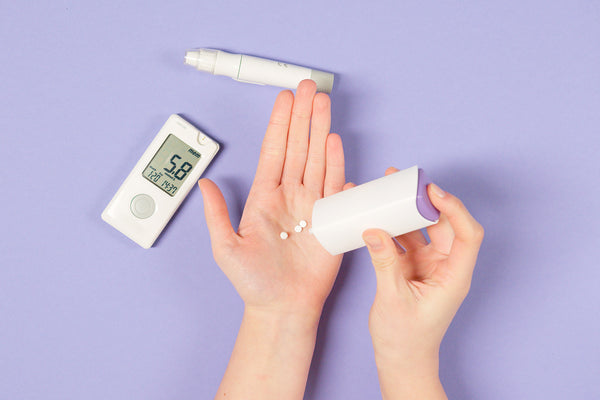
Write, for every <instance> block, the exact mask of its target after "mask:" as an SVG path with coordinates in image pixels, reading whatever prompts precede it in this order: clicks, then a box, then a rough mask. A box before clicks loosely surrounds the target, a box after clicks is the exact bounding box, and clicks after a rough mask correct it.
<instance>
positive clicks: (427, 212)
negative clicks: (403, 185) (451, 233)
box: [417, 168, 440, 221]
mask: <svg viewBox="0 0 600 400" xmlns="http://www.w3.org/2000/svg"><path fill="white" fill-rule="evenodd" d="M430 183H431V179H429V177H428V176H427V175H425V172H424V171H423V170H422V169H421V168H419V182H418V183H417V210H418V211H419V214H421V215H422V216H423V218H425V219H428V220H429V221H437V220H438V219H439V218H440V212H439V211H438V209H437V208H435V207H434V206H433V204H431V200H429V196H428V195H427V185H429V184H430Z"/></svg>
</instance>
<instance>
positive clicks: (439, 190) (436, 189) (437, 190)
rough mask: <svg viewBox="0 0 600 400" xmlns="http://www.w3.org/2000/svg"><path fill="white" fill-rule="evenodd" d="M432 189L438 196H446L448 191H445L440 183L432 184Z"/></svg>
mask: <svg viewBox="0 0 600 400" xmlns="http://www.w3.org/2000/svg"><path fill="white" fill-rule="evenodd" d="M431 190H432V191H433V193H434V194H435V195H436V196H437V197H440V198H441V197H444V196H446V192H444V191H443V190H442V188H441V187H439V186H438V185H436V184H435V183H432V184H431Z"/></svg>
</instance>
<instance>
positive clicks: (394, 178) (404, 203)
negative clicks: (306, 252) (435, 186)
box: [311, 166, 440, 255]
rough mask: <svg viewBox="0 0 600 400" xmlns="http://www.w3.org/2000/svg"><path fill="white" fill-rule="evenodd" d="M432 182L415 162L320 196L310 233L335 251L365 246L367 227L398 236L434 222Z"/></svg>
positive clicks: (434, 209) (339, 252)
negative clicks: (429, 185) (429, 194)
mask: <svg viewBox="0 0 600 400" xmlns="http://www.w3.org/2000/svg"><path fill="white" fill-rule="evenodd" d="M430 183H431V180H430V179H429V178H428V177H427V176H426V175H425V173H424V172H423V170H422V169H420V168H419V167H418V166H414V167H412V168H408V169H405V170H402V171H398V172H395V173H393V174H390V175H387V176H384V177H383V178H379V179H375V180H373V181H370V182H367V183H364V184H362V185H359V186H356V187H353V188H351V189H348V190H345V191H343V192H339V193H336V194H334V195H332V196H329V197H325V198H323V199H320V200H317V201H316V202H315V204H314V207H313V213H312V227H311V233H312V234H313V235H314V236H315V238H316V239H317V240H318V241H319V243H321V245H322V246H323V247H324V248H325V249H326V250H327V251H328V252H329V253H330V254H332V255H336V254H342V253H345V252H347V251H350V250H354V249H357V248H359V247H363V246H365V242H364V241H363V239H362V234H363V232H364V231H365V230H367V229H372V228H378V229H382V230H384V231H386V232H387V233H388V234H390V235H391V236H398V235H402V234H404V233H408V232H412V231H415V230H418V229H421V228H425V227H427V226H430V225H433V224H435V223H437V222H438V219H439V217H440V212H439V211H438V210H437V209H436V208H435V207H434V206H433V204H431V200H429V196H428V195H427V185H428V184H430Z"/></svg>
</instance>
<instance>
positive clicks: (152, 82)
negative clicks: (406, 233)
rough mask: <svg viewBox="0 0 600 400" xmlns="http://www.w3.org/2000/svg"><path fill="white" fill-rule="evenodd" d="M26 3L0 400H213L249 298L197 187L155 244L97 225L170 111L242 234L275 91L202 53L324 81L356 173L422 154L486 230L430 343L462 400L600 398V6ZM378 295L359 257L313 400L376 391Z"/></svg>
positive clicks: (4, 77)
mask: <svg viewBox="0 0 600 400" xmlns="http://www.w3.org/2000/svg"><path fill="white" fill-rule="evenodd" d="M35 3H36V2H19V1H15V2H10V1H3V2H2V4H1V5H0V37H1V38H2V39H1V40H2V47H1V49H2V50H1V57H2V61H1V62H0V77H1V78H0V82H1V83H0V110H1V112H2V118H0V128H1V129H0V131H1V132H2V133H1V136H0V141H1V142H0V160H1V163H2V164H1V165H2V174H1V175H0V176H1V187H2V189H1V190H2V196H1V197H0V202H1V206H2V226H3V229H2V237H1V241H0V246H1V249H0V250H1V252H0V264H1V268H0V397H1V398H3V399H175V398H176V399H206V398H211V397H212V396H213V395H214V393H215V391H216V389H217V386H218V384H219V382H220V379H221V377H222V374H223V372H224V369H225V367H226V365H227V362H228V358H229V354H230V351H231V349H232V346H233V342H234V339H235V336H236V334H237V329H238V326H239V322H240V317H241V313H242V302H241V301H240V299H239V297H238V296H237V294H236V292H235V290H234V289H233V287H232V286H231V284H230V283H229V282H228V280H227V279H226V277H225V276H224V275H223V274H222V273H221V271H220V270H219V268H218V266H217V265H216V264H215V262H214V261H213V259H212V256H211V252H210V244H209V236H208V232H207V229H206V224H205V220H204V215H203V212H202V198H201V195H200V192H199V191H198V190H197V189H194V190H193V191H192V192H191V193H190V196H189V198H188V199H187V200H186V202H185V203H184V204H183V206H182V208H181V209H180V211H179V212H178V214H177V215H176V216H175V218H174V219H173V220H172V222H171V224H170V225H169V226H168V228H167V229H166V230H165V232H163V235H162V236H161V238H160V239H159V241H158V242H157V244H156V245H155V247H154V248H152V249H151V250H143V249H142V248H141V247H138V246H137V245H136V244H134V243H133V242H131V241H130V240H129V239H127V238H125V237H124V236H122V235H121V234H120V233H119V232H117V231H116V230H114V229H113V228H111V227H110V226H109V225H107V224H105V223H104V222H103V221H102V220H101V219H100V213H101V212H102V210H103V208H104V207H105V206H106V204H107V203H108V202H109V200H110V198H111V197H112V196H113V194H114V193H115V191H116V190H117V188H118V187H119V185H120V183H121V182H122V180H123V179H124V178H125V176H126V175H127V173H129V171H130V169H131V168H132V167H133V165H134V164H135V162H136V161H137V159H138V158H139V156H140V155H141V154H142V152H143V151H144V149H145V148H146V146H147V145H148V143H149V142H150V140H151V139H152V138H153V136H154V134H155V133H156V132H157V131H158V129H159V128H160V127H161V126H162V124H163V123H164V122H165V120H166V119H167V117H168V116H169V114H171V113H179V114H181V115H182V116H184V117H186V118H187V119H189V120H190V121H191V122H193V123H194V124H196V125H197V126H198V127H200V128H201V129H203V130H205V131H206V132H207V133H208V134H209V135H211V136H212V137H214V138H215V139H216V140H217V141H219V142H220V143H221V144H222V152H221V153H220V155H219V156H218V158H217V159H216V161H215V162H214V164H213V165H212V166H211V168H209V170H207V172H206V174H205V176H207V177H210V178H211V179H213V180H215V181H216V182H217V183H218V184H219V185H220V187H221V188H222V190H223V192H224V194H225V196H226V198H227V200H228V204H229V207H230V211H231V214H232V218H233V219H234V220H235V221H237V220H239V215H240V212H241V209H242V207H243V204H244V199H245V197H246V195H247V192H248V189H249V185H250V182H251V179H252V177H253V175H254V170H255V167H256V162H257V159H258V151H259V146H260V143H261V140H262V135H263V132H264V129H265V127H266V125H267V121H268V117H269V113H270V110H271V107H272V104H273V101H274V99H275V96H276V94H277V93H278V91H279V90H280V89H278V88H273V87H266V86H264V87H261V86H254V85H248V84H242V83H237V82H235V81H233V80H231V79H228V78H224V77H213V76H211V75H208V74H203V73H200V72H197V71H195V70H193V69H192V68H189V67H186V66H184V65H183V54H184V51H185V50H186V49H187V48H193V47H214V48H220V49H224V50H229V51H235V52H245V53H248V54H253V55H258V56H264V57H271V58H276V59H280V60H283V61H288V62H292V63H297V64H301V65H307V66H311V67H315V68H321V69H324V70H328V71H333V72H334V73H335V74H336V82H335V86H334V92H333V93H332V102H333V131H335V132H339V133H340V134H341V135H342V138H343V140H344V144H345V154H346V159H347V165H348V168H347V177H348V179H349V180H352V181H354V182H357V183H361V182H365V181H368V180H371V179H374V178H377V177H379V176H381V175H382V174H383V172H384V170H385V168H386V167H388V166H390V165H394V166H396V167H398V168H401V169H402V168H407V167H410V166H413V165H415V164H418V165H419V166H421V167H422V168H424V169H425V171H426V172H427V173H428V175H429V176H430V177H431V178H432V179H434V181H436V182H437V183H439V184H440V186H442V187H444V188H445V189H447V190H449V191H451V192H453V193H455V194H457V195H458V196H459V197H461V198H462V199H463V200H464V202H465V203H466V205H467V206H468V207H469V209H470V210H471V211H472V213H473V214H474V215H475V216H476V217H477V218H478V219H479V220H480V221H481V223H482V224H483V225H484V226H485V228H486V239H485V242H484V245H483V247H482V251H481V256H480V259H479V262H478V266H477V269H476V273H475V277H474V281H473V286H472V290H471V293H470V295H469V297H468V299H467V300H466V302H465V303H464V304H463V306H462V308H461V309H460V311H459V313H458V315H457V316H456V318H455V320H454V322H453V324H452V325H451V327H450V329H449V331H448V334H447V335H446V338H445V339H444V342H443V344H442V353H441V377H442V380H443V383H444V386H445V388H446V390H447V392H448V394H449V396H450V397H451V398H456V399H459V398H479V399H484V398H485V399H508V398H510V399H533V398H536V399H542V398H543V399H554V398H557V399H558V398H561V399H564V398H572V399H575V398H577V399H592V398H599V397H600V385H599V384H598V380H597V375H598V371H599V370H600V352H599V350H598V348H599V347H598V343H597V342H598V338H599V337H600V316H599V315H600V313H599V307H598V306H599V304H600V290H598V287H599V285H598V282H599V280H600V268H599V266H598V257H597V251H598V245H599V237H600V213H599V212H598V209H597V205H598V197H599V196H600V186H599V175H600V174H599V173H600V167H599V163H598V153H599V152H600V137H599V134H600V47H599V42H600V41H599V40H600V5H599V3H598V2H597V1H591V0H589V1H584V0H579V1H552V2H548V1H536V2H534V1H514V2H505V1H498V2H485V4H478V3H475V2H437V3H439V4H435V5H434V4H412V3H410V4H404V3H399V2H396V1H388V2H387V3H384V2H372V3H368V2H364V1H352V2H323V1H303V2H293V3H292V2H276V1H273V2H267V1H254V2H232V1H218V2H200V1H190V0H175V1H170V2H154V3H156V4H148V3H149V2H146V1H123V2H113V3H112V4H111V5H101V4H102V2H76V1H52V2H50V1H48V2H41V1H40V2H37V3H38V4H35ZM96 3H97V4H96ZM104 3H106V2H104ZM161 3H164V5H161ZM415 3H416V2H415ZM481 3H483V2H481ZM107 4H108V3H107ZM167 4H168V5H167ZM374 290H375V280H374V274H373V271H372V266H371V264H370V261H369V258H368V254H367V253H366V251H364V249H363V250H358V251H356V252H354V253H352V254H350V255H348V256H347V257H346V258H345V260H344V264H343V266H342V270H341V273H340V275H339V277H338V281H337V282H336V285H335V288H334V291H333V292H332V295H331V296H330V298H329V300H328V302H327V304H326V308H325V311H324V315H323V320H322V324H321V327H320V331H319V337H318V343H317V348H316V352H315V357H314V360H313V364H312V369H311V373H310V376H309V381H308V387H307V391H306V398H307V399H365V398H377V397H378V396H380V395H379V387H378V382H377V374H376V370H375V365H374V360H373V356H372V347H371V340H370V336H369V332H368V327H367V316H368V312H369V308H370V306H371V302H372V299H373V295H374Z"/></svg>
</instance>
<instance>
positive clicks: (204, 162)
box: [102, 114, 219, 249]
mask: <svg viewBox="0 0 600 400" xmlns="http://www.w3.org/2000/svg"><path fill="white" fill-rule="evenodd" d="M170 134H172V135H174V136H176V137H177V138H179V139H180V140H181V141H183V142H184V143H185V144H187V145H188V146H189V147H191V148H192V149H194V150H195V151H197V152H198V153H200V159H199V160H198V162H197V164H196V165H195V166H194V168H192V169H191V171H190V173H189V175H188V176H187V177H186V179H185V180H184V181H183V183H182V185H181V186H180V187H179V188H178V189H177V191H176V192H175V194H174V196H172V197H171V196H170V195H169V194H167V193H165V192H164V191H162V190H161V189H160V188H158V187H157V186H156V185H154V184H153V183H151V182H150V181H148V180H147V179H146V178H145V177H144V176H142V172H143V171H144V169H145V168H146V167H147V166H148V164H149V163H150V161H151V160H152V158H153V157H154V155H155V154H156V153H157V152H158V150H159V149H160V147H161V145H162V144H163V143H164V141H165V140H166V138H167V137H168V136H169V135H170ZM218 151H219V144H218V143H217V142H215V141H214V140H212V139H211V138H209V137H208V136H207V135H206V134H204V133H203V132H201V131H200V130H198V129H196V128H195V127H194V126H193V125H191V124H190V123H189V122H187V121H186V120H184V119H183V118H181V117H180V116H179V115H176V114H173V115H171V116H170V117H169V119H168V120H167V122H166V123H165V125H164V126H163V127H162V128H161V130H160V131H159V132H158V134H157V135H156V137H155V138H154V140H152V142H151V143H150V145H149V146H148V148H147V149H146V151H145V152H144V154H143V155H142V157H141V158H140V159H139V161H138V162H137V164H136V165H135V167H134V168H133V170H132V171H131V173H130V174H129V176H127V178H126V179H125V181H124V182H123V184H122V185H121V187H120V188H119V190H118V191H117V193H116V194H115V195H114V197H113V198H112V200H111V201H110V203H109V204H108V206H107V207H106V209H104V211H103V212H102V219H103V220H104V221H106V222H107V223H109V224H110V225H112V226H113V227H115V228H116V229H117V230H119V231H120V232H122V233H123V234H125V235H126V236H128V237H129V238H130V239H131V240H133V241H134V242H136V243H137V244H139V245H140V246H142V247H143V248H145V249H148V248H150V247H152V244H153V243H154V241H155V240H156V239H157V238H158V236H159V235H160V233H161V232H162V230H163V228H164V227H165V226H166V225H167V223H168V222H169V220H170V219H171V217H172V216H173V214H174V213H175V211H176V210H177V208H179V206H180V204H181V202H182V201H183V199H184V198H185V197H186V196H187V194H188V193H189V191H190V190H191V188H192V187H193V186H194V185H195V184H196V182H197V181H198V179H199V178H200V176H201V175H202V172H204V170H205V169H206V167H207V166H208V165H209V164H210V162H211V161H212V159H213V158H214V156H215V155H216V154H217V152H218ZM140 194H142V195H148V196H150V197H151V198H152V199H153V200H154V205H155V206H154V212H153V213H152V215H150V216H149V217H147V218H138V217H136V216H135V215H133V213H132V210H131V204H132V200H133V198H134V197H135V196H137V195H140Z"/></svg>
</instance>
